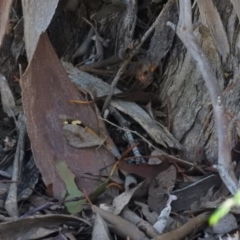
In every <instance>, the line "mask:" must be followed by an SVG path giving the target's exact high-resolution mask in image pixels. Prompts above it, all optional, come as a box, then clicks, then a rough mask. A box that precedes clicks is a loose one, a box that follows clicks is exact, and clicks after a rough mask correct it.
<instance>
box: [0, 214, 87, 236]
mask: <svg viewBox="0 0 240 240" xmlns="http://www.w3.org/2000/svg"><path fill="white" fill-rule="evenodd" d="M80 222H84V223H85V224H87V225H91V224H90V223H88V222H87V221H86V220H84V219H81V218H77V217H74V216H68V215H60V214H59V215H58V214H54V215H44V216H41V215H40V216H33V217H32V216H31V217H28V218H23V219H20V220H16V221H10V222H4V223H1V224H0V238H1V239H4V240H13V239H19V237H21V239H29V236H30V235H32V234H33V232H34V231H37V229H39V228H41V227H48V228H49V227H55V226H58V225H59V224H65V225H71V226H78V225H79V223H80ZM26 226H27V227H26Z"/></svg>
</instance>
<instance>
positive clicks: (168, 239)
mask: <svg viewBox="0 0 240 240" xmlns="http://www.w3.org/2000/svg"><path fill="white" fill-rule="evenodd" d="M180 1H183V0H180ZM209 216H210V214H209V213H208V212H205V213H202V214H200V215H198V216H197V217H194V218H192V219H190V220H189V221H188V222H187V223H186V224H184V225H183V226H182V227H180V228H178V229H176V230H174V231H172V232H168V233H165V234H162V235H158V236H157V237H155V238H154V240H173V239H184V238H185V237H186V236H187V235H189V234H190V233H192V232H193V231H194V230H195V231H198V230H199V229H201V228H202V227H203V226H204V224H206V222H207V220H208V218H209Z"/></svg>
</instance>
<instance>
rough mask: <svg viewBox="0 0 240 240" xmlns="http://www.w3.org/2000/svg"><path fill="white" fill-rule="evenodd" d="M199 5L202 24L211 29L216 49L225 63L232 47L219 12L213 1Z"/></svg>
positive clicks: (209, 0) (205, 0) (204, 1)
mask: <svg viewBox="0 0 240 240" xmlns="http://www.w3.org/2000/svg"><path fill="white" fill-rule="evenodd" d="M197 3H198V7H199V11H200V15H201V19H202V23H203V24H204V25H205V26H207V27H208V28H209V30H210V32H211V34H212V36H213V39H214V41H215V44H216V47H217V49H218V51H219V53H220V54H221V56H222V57H223V61H226V58H227V56H228V55H229V51H230V47H229V42H228V38H227V33H226V31H225V29H224V26H223V23H222V20H221V17H220V15H219V13H218V10H217V8H216V7H215V6H214V4H213V2H212V0H201V1H198V2H197Z"/></svg>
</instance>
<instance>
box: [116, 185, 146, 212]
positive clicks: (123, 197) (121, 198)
mask: <svg viewBox="0 0 240 240" xmlns="http://www.w3.org/2000/svg"><path fill="white" fill-rule="evenodd" d="M143 183H144V182H142V183H140V184H138V185H137V186H136V187H135V188H131V189H128V190H127V191H125V192H123V193H122V194H120V195H118V196H117V197H116V198H114V200H113V203H112V206H113V208H114V212H113V214H115V215H118V214H119V213H120V212H121V211H122V210H123V208H124V207H125V206H126V205H127V204H128V203H129V201H130V200H131V199H132V197H133V195H134V193H135V192H136V191H137V190H138V189H140V188H141V187H142V186H143Z"/></svg>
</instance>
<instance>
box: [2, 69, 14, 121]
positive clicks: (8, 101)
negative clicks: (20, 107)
mask: <svg viewBox="0 0 240 240" xmlns="http://www.w3.org/2000/svg"><path fill="white" fill-rule="evenodd" d="M0 92H1V102H2V107H3V111H4V112H5V113H6V114H7V115H8V116H9V117H13V110H14V107H15V100H14V97H13V94H12V91H11V89H10V88H9V85H8V82H7V80H6V78H5V77H4V76H3V75H2V74H0Z"/></svg>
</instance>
